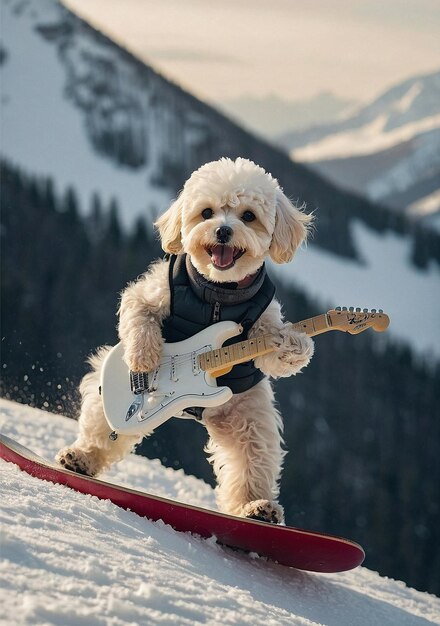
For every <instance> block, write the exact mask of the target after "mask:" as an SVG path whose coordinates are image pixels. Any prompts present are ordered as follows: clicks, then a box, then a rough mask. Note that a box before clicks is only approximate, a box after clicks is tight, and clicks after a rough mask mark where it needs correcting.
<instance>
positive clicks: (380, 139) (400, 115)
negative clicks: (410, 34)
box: [277, 72, 440, 224]
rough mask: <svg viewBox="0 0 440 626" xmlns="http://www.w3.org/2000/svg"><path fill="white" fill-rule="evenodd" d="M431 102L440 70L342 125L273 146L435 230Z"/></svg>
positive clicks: (294, 135) (436, 126) (436, 124)
mask: <svg viewBox="0 0 440 626" xmlns="http://www.w3.org/2000/svg"><path fill="white" fill-rule="evenodd" d="M439 103H440V72H435V73H432V74H428V75H425V76H416V77H414V78H411V79H408V80H406V81H405V82H403V83H400V84H398V85H396V86H395V87H393V88H391V89H389V90H387V91H386V92H385V93H384V94H382V95H381V96H380V97H379V98H377V99H376V100H374V101H373V102H371V103H370V104H368V105H366V106H363V107H361V108H359V109H358V110H357V111H356V112H354V113H352V114H351V115H350V116H349V117H346V118H345V119H343V120H340V121H338V122H335V123H332V124H326V125H320V126H315V127H312V128H309V129H306V130H303V131H296V130H294V131H293V132H288V133H284V134H283V135H282V136H280V137H279V138H278V140H277V141H278V143H279V144H280V145H282V146H283V147H284V148H285V149H286V150H288V151H289V153H290V154H291V155H292V157H293V158H294V159H296V160H298V161H300V162H303V163H307V164H309V165H310V166H311V167H313V168H314V169H315V171H317V172H319V173H321V174H323V175H324V176H325V177H326V178H327V179H328V180H331V181H333V182H335V183H336V184H338V185H340V186H341V187H342V188H344V189H348V190H350V191H354V192H357V193H360V194H362V195H365V196H366V197H368V198H370V199H371V200H373V201H376V202H380V203H382V204H385V205H387V206H390V207H392V208H393V209H398V210H403V211H406V212H407V213H408V214H410V215H411V216H413V217H421V218H427V222H428V223H437V222H438V223H439V224H440V219H438V217H439V212H440V104H439Z"/></svg>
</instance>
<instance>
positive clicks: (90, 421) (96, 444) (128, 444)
mask: <svg viewBox="0 0 440 626" xmlns="http://www.w3.org/2000/svg"><path fill="white" fill-rule="evenodd" d="M107 351H108V349H106V348H101V349H100V350H99V351H98V353H97V354H96V355H95V356H93V357H92V358H91V359H90V363H91V365H92V367H93V371H92V372H90V373H89V374H86V375H85V376H84V378H83V380H82V382H81V385H80V391H81V396H82V402H81V414H80V417H79V421H78V426H79V433H78V437H77V439H76V441H75V442H74V443H73V444H72V445H71V446H67V447H66V448H63V449H62V450H60V451H59V452H58V454H57V455H56V457H55V458H56V461H57V462H58V463H60V465H62V466H63V467H65V468H66V469H69V470H72V471H74V472H78V473H79V474H86V475H87V476H96V475H97V474H99V473H101V472H102V471H104V470H105V469H108V468H109V467H110V466H111V465H112V464H113V463H115V462H117V461H120V460H121V459H123V458H124V457H125V456H126V455H127V454H129V452H130V451H131V450H132V448H133V446H134V445H135V444H136V443H138V442H139V441H140V440H141V439H142V436H141V435H140V436H127V435H119V436H118V438H117V439H116V440H112V439H110V434H111V431H112V429H111V428H110V426H109V424H108V423H107V420H106V419H105V415H104V411H103V407H102V399H101V396H100V394H99V380H100V369H101V364H102V361H103V359H104V358H105V356H106V354H107Z"/></svg>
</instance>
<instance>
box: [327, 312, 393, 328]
mask: <svg viewBox="0 0 440 626" xmlns="http://www.w3.org/2000/svg"><path fill="white" fill-rule="evenodd" d="M327 321H328V324H329V326H331V327H332V328H334V329H335V330H342V331H343V332H346V333H350V335H357V334H359V333H362V332H363V331H364V330H367V328H373V330H375V331H377V332H379V333H382V332H383V331H384V330H386V329H387V328H388V326H389V323H390V318H389V317H388V315H387V314H386V313H384V312H383V311H382V309H379V310H378V311H376V309H371V311H369V310H368V309H363V310H362V309H359V308H357V309H355V308H354V307H352V306H351V307H350V308H348V309H347V307H345V306H344V307H339V306H338V307H336V309H332V310H331V311H328V313H327Z"/></svg>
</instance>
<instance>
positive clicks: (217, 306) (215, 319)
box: [212, 302, 220, 322]
mask: <svg viewBox="0 0 440 626" xmlns="http://www.w3.org/2000/svg"><path fill="white" fill-rule="evenodd" d="M212 321H213V322H219V321H220V302H215V303H214V308H213V310H212Z"/></svg>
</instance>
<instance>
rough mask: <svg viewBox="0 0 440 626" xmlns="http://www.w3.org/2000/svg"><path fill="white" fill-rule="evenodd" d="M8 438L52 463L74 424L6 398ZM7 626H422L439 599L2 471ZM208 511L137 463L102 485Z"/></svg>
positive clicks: (176, 482) (181, 481) (2, 583)
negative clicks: (285, 559)
mask: <svg viewBox="0 0 440 626" xmlns="http://www.w3.org/2000/svg"><path fill="white" fill-rule="evenodd" d="M0 431H1V432H2V433H5V434H7V435H8V436H10V437H12V438H14V439H17V440H19V441H20V443H22V444H23V445H25V446H27V447H29V448H32V449H33V450H35V451H36V452H37V453H38V454H42V455H43V456H46V457H48V458H51V457H53V455H54V454H55V452H56V451H57V449H58V448H60V447H61V446H62V445H64V444H65V443H69V442H71V441H72V439H73V438H74V436H75V431H76V423H75V422H74V421H72V420H68V419H66V418H64V417H61V416H56V415H50V414H48V413H45V412H44V411H40V410H37V409H31V408H29V407H26V406H23V405H18V404H14V403H12V402H9V401H6V400H0ZM0 471H1V484H2V491H1V493H2V496H1V500H0V523H1V545H0V547H1V552H0V556H1V559H0V624H1V625H2V626H3V625H4V626H21V625H32V626H39V625H41V626H43V625H44V626H46V625H59V626H78V625H84V626H107V625H108V626H122V625H128V624H130V625H134V624H142V625H148V626H149V625H156V624H157V625H160V626H164V625H169V626H171V625H173V626H174V625H178V626H179V625H188V626H193V625H195V624H208V625H210V626H215V625H217V624H222V625H228V624H229V625H234V626H235V625H242V624H243V625H245V624H249V625H252V626H258V625H260V624H261V625H263V624H264V626H278V625H286V626H287V625H289V626H306V625H307V626H312V625H314V624H316V625H318V624H328V625H331V626H371V625H373V624H377V625H378V626H391V625H393V626H424V625H427V624H440V599H438V598H436V597H435V596H432V595H429V594H425V593H420V592H418V591H415V590H413V589H409V588H407V587H406V586H405V585H404V584H403V583H401V582H396V581H393V580H390V579H387V578H382V577H380V576H379V575H378V574H376V573H374V572H371V571H369V570H367V569H365V568H357V569H356V570H354V571H352V572H346V573H343V574H331V575H330V574H325V575H324V574H309V573H305V572H299V571H296V570H294V569H289V568H286V567H282V566H280V565H277V564H275V563H269V562H267V561H265V560H264V559H260V558H251V557H249V556H246V555H244V554H241V553H238V552H233V551H231V550H229V549H227V548H223V547H220V546H218V545H217V544H215V543H214V542H213V541H212V540H208V541H206V540H202V539H200V538H198V537H194V536H191V535H189V534H184V533H177V532H175V531H173V530H172V529H171V528H170V527H169V526H166V525H164V524H163V523H161V522H156V523H152V522H150V521H148V520H146V519H143V518H140V517H138V516H137V515H135V514H134V513H131V512H128V511H123V510H121V509H119V508H118V507H116V506H115V505H113V504H112V503H110V502H109V501H100V500H98V499H97V498H95V497H91V496H85V495H82V494H79V493H76V492H74V491H72V490H70V489H68V488H66V487H63V486H61V485H54V484H51V483H47V482H42V481H40V480H38V479H36V478H32V477H30V476H28V475H27V474H25V473H24V472H22V471H20V470H19V469H18V468H17V467H16V466H15V465H13V464H11V463H6V462H4V461H0ZM104 478H105V479H107V480H111V481H113V482H118V483H124V484H127V485H131V486H133V487H135V488H138V489H145V490H148V491H151V492H153V493H156V494H159V495H163V496H167V497H171V498H176V499H178V500H181V501H186V502H191V503H192V504H198V505H201V506H206V507H213V506H214V498H213V492H212V490H211V488H210V487H209V486H208V485H206V484H205V483H203V482H202V481H200V480H197V479H196V478H194V477H191V476H185V475H184V474H183V472H182V471H181V470H179V471H174V470H172V469H169V468H165V467H163V466H162V465H161V464H160V463H159V462H158V461H151V460H147V459H145V458H141V457H136V456H131V457H130V458H128V459H126V460H125V461H123V462H122V463H120V464H119V465H118V466H117V467H116V468H114V469H113V470H111V471H110V472H108V473H107V475H105V476H104Z"/></svg>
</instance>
